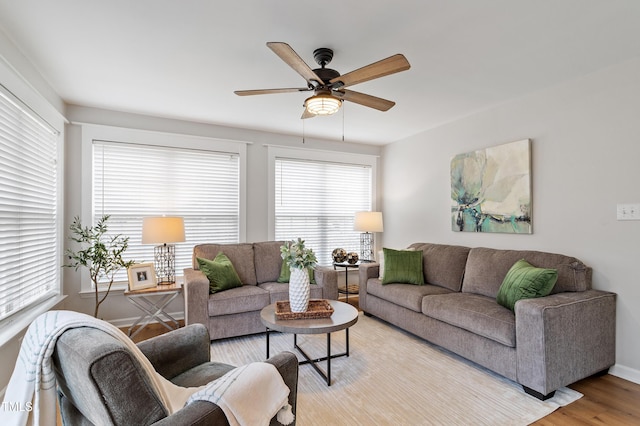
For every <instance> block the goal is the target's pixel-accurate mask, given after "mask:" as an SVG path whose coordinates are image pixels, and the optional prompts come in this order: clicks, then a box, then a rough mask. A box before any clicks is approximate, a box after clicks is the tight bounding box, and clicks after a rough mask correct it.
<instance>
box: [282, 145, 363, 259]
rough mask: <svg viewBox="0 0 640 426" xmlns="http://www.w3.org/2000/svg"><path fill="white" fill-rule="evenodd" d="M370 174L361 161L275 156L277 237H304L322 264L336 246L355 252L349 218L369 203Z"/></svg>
mask: <svg viewBox="0 0 640 426" xmlns="http://www.w3.org/2000/svg"><path fill="white" fill-rule="evenodd" d="M371 175H372V173H371V167H370V166H365V165H358V164H341V163H330V162H322V161H309V160H299V159H289V158H276V161H275V180H276V182H275V222H276V223H275V237H276V239H277V240H292V239H296V238H298V237H300V238H302V239H304V240H305V242H306V245H307V247H310V248H312V249H313V250H314V252H315V253H316V256H317V257H318V262H319V263H320V264H322V265H330V264H331V263H332V261H333V260H332V258H331V252H332V251H333V249H335V248H338V247H341V248H344V249H345V250H347V251H355V252H356V253H359V252H360V234H359V233H358V232H356V231H354V230H353V219H354V215H355V212H357V211H367V210H370V209H371V193H372V182H371V179H372V177H371Z"/></svg>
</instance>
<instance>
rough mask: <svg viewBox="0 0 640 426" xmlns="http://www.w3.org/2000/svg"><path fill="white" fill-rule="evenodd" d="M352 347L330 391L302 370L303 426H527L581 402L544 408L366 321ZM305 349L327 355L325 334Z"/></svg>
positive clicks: (274, 345) (261, 341)
mask: <svg viewBox="0 0 640 426" xmlns="http://www.w3.org/2000/svg"><path fill="white" fill-rule="evenodd" d="M349 343H350V347H349V349H350V356H349V357H343V358H336V359H334V360H332V362H331V376H332V377H331V378H332V383H331V386H327V384H326V382H325V381H324V379H322V378H321V377H320V376H319V375H318V374H317V372H316V371H315V370H313V368H312V367H311V366H310V365H301V366H300V374H299V381H298V407H297V425H298V426H307V425H323V426H324V425H465V426H466V425H491V426H496V425H527V424H530V423H532V422H534V421H536V420H538V419H540V418H542V417H544V416H546V415H548V414H550V413H551V412H553V411H554V410H556V409H557V408H558V407H560V406H564V405H567V404H569V403H571V402H573V401H575V400H577V399H579V398H580V397H582V395H581V394H580V393H579V392H576V391H574V390H572V389H569V388H563V389H560V390H559V391H557V392H556V395H555V396H554V397H553V398H551V399H549V400H547V401H544V402H542V401H539V400H538V399H536V398H533V397H531V396H529V395H527V394H525V393H524V392H523V391H522V388H521V387H520V385H518V384H517V383H514V382H512V381H510V380H507V379H505V378H503V377H501V376H498V375H497V374H494V373H492V372H490V371H489V370H486V369H484V368H482V367H480V366H478V365H476V364H473V363H471V362H469V361H467V360H465V359H463V358H461V357H458V356H456V355H454V354H452V353H450V352H448V351H445V350H443V349H441V348H439V347H436V346H433V345H431V344H429V343H427V342H425V341H424V340H422V339H419V338H417V337H415V336H412V335H411V334H408V333H406V332H404V331H402V330H400V329H398V328H396V327H394V326H391V325H389V324H387V323H385V322H383V321H380V320H378V319H376V318H369V317H365V316H363V315H362V314H360V317H359V319H358V322H357V323H356V324H355V325H354V326H353V327H351V328H350V331H349ZM265 344H266V343H265V336H264V335H263V334H262V335H253V336H247V337H240V338H232V339H225V340H219V341H215V342H213V343H212V345H211V353H212V359H213V360H215V361H220V362H226V363H229V364H232V365H242V364H245V363H249V362H254V361H263V360H264V357H265V353H266V348H265ZM298 344H299V345H300V346H301V347H302V348H303V349H304V350H305V351H306V352H307V353H309V354H310V355H311V356H312V357H322V356H324V355H325V354H326V335H299V336H298ZM292 348H293V337H292V335H290V334H280V333H272V334H271V353H272V354H275V353H277V352H280V351H284V350H287V351H291V352H294V353H295V352H296V351H295V350H293V349H292ZM331 349H332V353H339V352H342V351H344V349H345V332H344V331H341V332H337V333H333V334H332V335H331ZM299 358H301V356H299ZM321 367H322V368H323V369H325V368H326V363H324V362H323V363H322V364H321Z"/></svg>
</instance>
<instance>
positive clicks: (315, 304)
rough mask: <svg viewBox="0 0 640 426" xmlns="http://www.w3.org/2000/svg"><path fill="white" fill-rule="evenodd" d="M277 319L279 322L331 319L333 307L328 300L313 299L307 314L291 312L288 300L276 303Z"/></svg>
mask: <svg viewBox="0 0 640 426" xmlns="http://www.w3.org/2000/svg"><path fill="white" fill-rule="evenodd" d="M275 314H276V318H277V319H279V320H294V319H316V318H329V317H330V316H331V315H332V314H333V307H332V306H331V304H330V303H329V301H328V300H326V299H311V300H309V307H308V308H307V311H306V312H291V305H290V304H289V301H288V300H282V301H280V302H276V312H275Z"/></svg>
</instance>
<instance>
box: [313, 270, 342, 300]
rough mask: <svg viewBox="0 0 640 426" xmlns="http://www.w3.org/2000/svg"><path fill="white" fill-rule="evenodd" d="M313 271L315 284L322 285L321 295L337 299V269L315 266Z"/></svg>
mask: <svg viewBox="0 0 640 426" xmlns="http://www.w3.org/2000/svg"><path fill="white" fill-rule="evenodd" d="M313 272H314V278H315V280H316V284H318V285H319V286H321V287H322V295H323V296H324V297H325V298H326V299H331V300H338V271H335V270H333V269H331V268H327V267H324V266H316V267H315V268H314V269H313Z"/></svg>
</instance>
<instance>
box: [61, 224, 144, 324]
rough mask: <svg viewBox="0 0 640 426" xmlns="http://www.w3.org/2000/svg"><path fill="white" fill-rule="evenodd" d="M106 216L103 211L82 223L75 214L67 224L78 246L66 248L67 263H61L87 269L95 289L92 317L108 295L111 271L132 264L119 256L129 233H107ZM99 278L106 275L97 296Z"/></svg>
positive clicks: (113, 273) (131, 261)
mask: <svg viewBox="0 0 640 426" xmlns="http://www.w3.org/2000/svg"><path fill="white" fill-rule="evenodd" d="M107 220H109V215H104V216H102V218H100V220H98V223H97V224H96V225H95V226H86V227H83V226H82V223H80V219H79V218H78V217H75V218H74V219H73V223H72V224H71V225H69V230H70V231H71V236H70V237H69V239H70V240H72V241H75V242H76V243H79V244H80V245H81V246H82V248H81V249H80V250H77V251H74V250H71V249H68V250H67V251H66V253H65V254H66V256H67V259H68V263H67V264H65V265H64V266H67V267H70V268H75V270H76V271H77V270H78V268H80V267H81V266H84V267H85V268H87V269H88V270H89V276H90V277H91V281H92V282H93V290H94V292H95V310H94V312H93V316H94V317H96V318H98V309H99V308H100V305H101V304H102V302H104V300H105V299H106V298H107V296H109V292H110V291H111V286H112V285H113V280H114V277H115V274H116V273H117V272H118V271H119V270H120V269H122V268H128V267H129V266H131V265H133V264H134V261H133V260H128V261H125V260H124V259H123V258H122V255H123V254H124V252H125V251H126V250H127V247H128V246H129V237H122V236H121V235H116V236H108V235H107ZM103 279H106V281H108V283H109V284H108V285H107V287H106V291H105V293H104V294H103V296H102V297H100V286H99V282H100V281H101V280H103Z"/></svg>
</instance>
